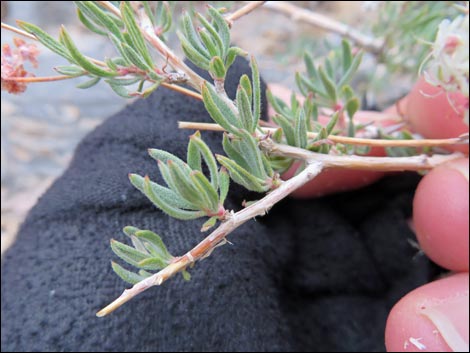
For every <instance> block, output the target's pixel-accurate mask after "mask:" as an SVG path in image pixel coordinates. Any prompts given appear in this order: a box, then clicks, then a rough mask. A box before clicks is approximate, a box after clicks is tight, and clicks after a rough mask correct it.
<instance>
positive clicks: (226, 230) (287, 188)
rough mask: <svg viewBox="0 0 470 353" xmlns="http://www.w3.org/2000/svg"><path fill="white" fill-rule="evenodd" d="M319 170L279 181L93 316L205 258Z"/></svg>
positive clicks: (311, 169) (313, 168) (312, 167)
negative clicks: (277, 184) (199, 240)
mask: <svg viewBox="0 0 470 353" xmlns="http://www.w3.org/2000/svg"><path fill="white" fill-rule="evenodd" d="M321 170H322V164H321V163H317V162H313V163H311V164H309V165H308V166H307V167H306V168H305V170H303V171H302V172H301V173H299V174H298V175H296V176H295V177H293V178H292V179H289V180H288V181H285V182H283V183H282V184H281V186H279V187H278V188H277V189H275V190H273V191H272V192H271V193H269V194H267V195H266V196H265V197H264V198H263V199H261V200H259V201H257V202H255V203H253V204H252V205H250V206H249V207H247V208H244V209H243V210H241V211H239V212H237V213H232V214H231V215H229V216H228V219H227V220H226V221H225V222H223V223H222V224H221V225H220V226H219V227H218V228H217V229H216V230H215V231H213V232H212V233H211V234H210V235H209V236H208V237H206V238H205V239H204V240H203V241H202V242H200V243H199V244H198V245H197V246H196V247H195V248H193V249H192V250H191V251H189V252H187V253H186V254H185V255H183V256H182V257H180V258H179V259H178V260H177V261H175V262H174V263H172V264H170V265H169V266H167V267H165V268H164V269H163V270H161V271H160V272H157V273H156V274H154V275H152V276H150V277H148V278H146V279H144V280H143V281H141V282H139V283H137V284H136V285H135V286H134V287H132V288H130V289H127V290H125V291H124V292H123V293H122V295H121V296H120V297H119V298H117V299H116V300H115V301H113V302H112V303H111V304H109V305H108V306H106V307H105V308H104V309H102V310H100V311H99V312H98V313H97V314H96V315H97V316H98V317H102V316H105V315H108V314H109V313H111V312H113V311H114V310H116V309H117V308H119V307H120V306H121V305H122V304H124V303H126V302H127V301H129V300H130V299H132V298H133V297H135V296H136V295H137V294H140V293H141V292H143V291H145V290H146V289H148V288H150V287H153V286H158V285H161V284H162V283H163V282H164V281H166V280H167V279H169V278H170V277H172V276H174V275H175V274H176V273H178V272H180V271H181V270H183V269H185V268H186V267H187V266H188V265H190V264H191V263H194V262H195V261H197V260H199V259H202V258H204V257H205V256H208V255H209V254H210V253H211V252H212V250H214V249H215V247H216V246H217V245H218V244H219V243H221V242H223V241H224V239H225V237H226V236H227V235H228V234H230V233H231V232H232V231H233V230H235V229H236V228H238V227H240V226H241V225H242V224H244V223H245V222H247V221H249V220H250V219H252V218H254V217H257V216H262V215H264V214H266V212H267V211H268V210H269V209H270V208H271V207H272V206H274V205H275V204H276V203H277V202H279V201H280V200H282V199H283V198H285V197H286V196H288V195H289V194H291V193H292V192H293V191H294V190H296V189H298V188H299V187H301V186H302V185H304V184H306V183H307V182H309V181H310V180H312V179H313V178H315V177H316V176H317V175H318V174H319V173H320V172H321Z"/></svg>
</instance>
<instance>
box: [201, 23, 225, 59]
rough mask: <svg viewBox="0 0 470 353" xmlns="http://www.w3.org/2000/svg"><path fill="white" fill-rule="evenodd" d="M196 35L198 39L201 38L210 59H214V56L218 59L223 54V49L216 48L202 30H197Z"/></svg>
mask: <svg viewBox="0 0 470 353" xmlns="http://www.w3.org/2000/svg"><path fill="white" fill-rule="evenodd" d="M198 33H199V37H200V38H201V41H202V43H204V46H205V47H206V48H207V51H208V52H209V55H210V57H214V56H219V57H220V56H222V55H223V52H222V50H223V49H222V48H218V47H217V45H216V44H215V43H214V40H213V39H212V37H211V35H210V34H209V33H208V32H207V31H206V30H205V29H204V28H199V29H198Z"/></svg>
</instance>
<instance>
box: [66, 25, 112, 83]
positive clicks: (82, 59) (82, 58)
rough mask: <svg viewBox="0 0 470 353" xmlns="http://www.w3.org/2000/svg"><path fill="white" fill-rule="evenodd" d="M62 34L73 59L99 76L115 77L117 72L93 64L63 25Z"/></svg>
mask: <svg viewBox="0 0 470 353" xmlns="http://www.w3.org/2000/svg"><path fill="white" fill-rule="evenodd" d="M60 36H61V38H62V39H63V42H64V44H65V46H66V47H67V49H68V51H69V53H70V55H71V56H72V58H73V60H74V61H75V62H76V63H77V64H78V65H80V66H81V67H83V69H85V70H86V71H88V72H89V73H90V74H93V75H96V76H99V77H114V76H116V75H117V73H115V72H110V71H108V70H104V69H102V68H101V67H99V66H98V65H95V64H93V63H92V62H91V61H90V60H88V59H87V58H86V57H85V56H84V55H83V54H82V53H81V52H80V51H79V50H78V48H77V47H76V46H75V44H74V42H73V40H72V38H71V37H70V35H69V34H68V33H67V31H66V30H65V27H63V26H62V28H61V31H60Z"/></svg>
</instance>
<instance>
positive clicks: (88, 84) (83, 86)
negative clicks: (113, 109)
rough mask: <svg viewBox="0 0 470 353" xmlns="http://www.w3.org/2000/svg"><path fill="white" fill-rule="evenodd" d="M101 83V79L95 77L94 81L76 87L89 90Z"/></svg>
mask: <svg viewBox="0 0 470 353" xmlns="http://www.w3.org/2000/svg"><path fill="white" fill-rule="evenodd" d="M100 81H101V78H100V77H93V78H92V79H90V80H88V81H85V82H83V83H80V84H78V85H77V86H76V87H77V88H81V89H87V88H90V87H93V86H94V85H96V84H98V82H100Z"/></svg>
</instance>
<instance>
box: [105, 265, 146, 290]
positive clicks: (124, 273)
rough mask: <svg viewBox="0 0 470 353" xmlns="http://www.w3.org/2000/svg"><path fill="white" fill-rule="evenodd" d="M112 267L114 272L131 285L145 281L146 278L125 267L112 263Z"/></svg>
mask: <svg viewBox="0 0 470 353" xmlns="http://www.w3.org/2000/svg"><path fill="white" fill-rule="evenodd" d="M111 267H112V268H113V271H114V272H115V273H116V274H117V275H118V276H119V277H120V278H121V279H122V280H123V281H124V282H127V283H130V284H132V285H134V284H136V283H139V282H140V281H142V280H144V279H145V277H143V276H141V275H138V274H137V273H134V272H131V271H129V270H126V269H125V268H124V267H122V266H120V265H118V264H117V263H115V262H113V261H112V262H111Z"/></svg>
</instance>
